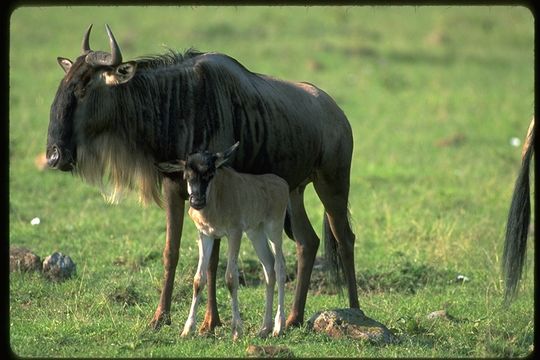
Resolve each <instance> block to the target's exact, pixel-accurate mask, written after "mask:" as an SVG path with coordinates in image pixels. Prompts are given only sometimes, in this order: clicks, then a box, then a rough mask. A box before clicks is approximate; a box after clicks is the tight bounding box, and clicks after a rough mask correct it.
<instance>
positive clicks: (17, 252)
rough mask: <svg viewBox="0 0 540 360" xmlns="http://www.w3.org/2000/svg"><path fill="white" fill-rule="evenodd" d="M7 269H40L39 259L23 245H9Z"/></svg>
mask: <svg viewBox="0 0 540 360" xmlns="http://www.w3.org/2000/svg"><path fill="white" fill-rule="evenodd" d="M9 271H10V272H11V271H22V272H31V271H41V259H40V258H39V256H37V255H36V254H34V253H33V252H32V251H30V250H29V249H27V248H25V247H18V246H10V248H9Z"/></svg>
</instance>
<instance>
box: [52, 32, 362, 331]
mask: <svg viewBox="0 0 540 360" xmlns="http://www.w3.org/2000/svg"><path fill="white" fill-rule="evenodd" d="M90 30H91V26H90V27H89V28H88V30H87V31H86V33H85V35H84V38H83V45H82V54H81V55H80V56H79V57H78V58H77V59H76V60H75V61H74V62H72V61H70V60H68V59H65V58H58V62H59V64H60V65H61V67H62V68H63V69H64V71H65V72H66V74H65V77H64V78H63V80H62V81H61V82H60V85H59V87H58V91H57V93H56V97H55V99H54V101H53V104H52V106H51V116H50V123H49V131H48V139H47V159H48V164H49V166H50V167H51V168H56V169H60V170H63V171H74V172H76V173H78V174H79V175H80V176H81V177H82V178H83V179H86V180H87V181H90V182H93V183H99V182H101V181H102V179H103V178H104V177H105V176H108V179H109V181H110V182H111V183H112V184H113V185H114V188H115V192H114V193H113V198H114V197H115V196H116V195H117V193H118V192H119V191H120V190H122V189H123V188H136V187H138V188H139V190H140V198H141V200H142V201H143V202H148V201H151V200H152V199H153V200H155V201H156V202H158V203H159V202H160V199H161V197H160V195H161V193H160V190H161V189H160V188H162V190H163V198H164V205H165V210H166V217H167V231H166V244H165V250H164V252H163V261H164V267H165V274H164V281H163V288H162V292H161V297H160V301H159V305H158V307H157V310H156V312H155V314H154V317H153V320H152V322H151V325H152V326H154V327H156V328H158V327H160V326H161V325H162V324H163V323H168V324H169V323H170V307H171V294H172V287H173V279H174V272H175V269H176V265H177V262H178V258H179V247H180V237H181V233H182V225H183V216H184V215H183V214H184V201H185V200H186V199H187V197H188V195H187V191H186V183H185V181H183V180H182V178H181V176H178V175H175V174H167V175H162V174H160V173H159V172H158V171H157V169H156V168H155V167H154V163H156V162H157V163H159V162H163V161H166V160H170V159H178V158H179V159H183V158H185V157H186V156H187V155H188V154H189V153H191V152H194V151H197V150H204V149H207V150H209V151H212V152H215V151H217V150H219V149H223V148H225V147H227V146H228V145H230V144H231V143H234V142H235V141H236V140H239V141H240V143H241V145H240V148H239V149H238V152H237V154H236V156H235V158H234V160H233V161H232V163H231V166H232V167H233V168H234V169H235V170H237V171H239V172H243V173H251V174H265V173H273V174H276V175H278V176H280V177H281V178H283V179H285V181H287V183H288V185H289V189H290V199H289V205H288V209H287V219H288V221H285V223H286V224H287V226H286V230H288V231H287V232H288V234H290V233H291V230H292V236H293V237H294V240H295V242H296V249H297V257H298V267H297V284H296V292H295V297H294V301H293V305H292V310H291V312H290V314H289V316H288V318H287V325H288V326H290V325H298V324H300V323H302V322H303V319H304V306H305V301H306V296H307V291H308V286H309V280H310V276H311V271H312V268H313V262H314V259H315V255H316V252H317V249H318V247H319V238H318V237H317V235H316V234H315V231H314V230H313V228H312V226H311V224H310V222H309V219H308V217H307V214H306V210H305V208H304V203H303V195H304V189H305V187H306V185H307V184H309V183H310V182H313V185H314V188H315V191H316V192H317V195H318V196H319V198H320V200H321V201H322V203H323V205H324V209H325V216H324V223H325V226H324V228H325V234H324V236H325V244H328V245H329V246H328V249H330V250H334V251H335V252H334V253H333V254H330V255H335V253H338V254H339V260H338V259H337V256H329V257H330V258H332V259H333V260H334V264H338V263H339V264H340V266H341V269H342V271H343V273H344V275H345V276H344V277H345V280H346V283H347V286H348V296H349V305H350V307H352V308H358V307H359V303H358V295H357V286H356V280H355V268H354V253H353V250H354V241H355V236H354V234H353V232H352V230H351V227H350V224H349V220H348V209H347V202H348V196H349V175H350V167H351V157H352V149H353V138H352V131H351V127H350V125H349V122H348V120H347V118H346V116H345V114H344V113H343V111H342V110H341V109H340V108H339V107H338V106H337V104H336V103H335V102H334V100H332V98H331V97H330V96H328V95H327V94H326V93H325V92H323V91H322V90H320V89H318V88H317V87H315V86H313V85H311V84H309V83H292V82H288V81H283V80H278V79H275V78H272V77H269V76H266V75H261V74H256V73H253V72H251V71H249V70H247V69H246V68H245V67H244V66H242V65H241V64H240V63H238V61H236V60H235V59H233V58H231V57H229V56H226V55H223V54H218V53H200V52H197V51H194V50H188V51H187V52H186V53H184V54H178V53H175V52H170V53H168V54H165V55H159V56H153V57H145V58H140V59H138V60H136V61H128V62H122V54H121V52H120V49H119V47H118V44H117V42H116V40H115V38H114V36H113V34H112V33H111V31H110V29H109V27H108V26H107V32H108V36H109V41H110V47H111V53H110V54H109V53H106V52H102V51H92V50H91V49H90V46H89V36H90ZM214 244H215V245H214V249H213V256H212V258H211V260H210V264H209V267H208V293H209V296H208V303H207V311H206V316H205V320H204V322H203V325H202V328H201V330H208V329H213V327H214V326H216V325H218V324H219V323H220V321H219V316H218V313H217V307H216V303H215V272H216V268H217V260H218V254H219V240H218V241H215V243H214ZM330 253H331V252H330Z"/></svg>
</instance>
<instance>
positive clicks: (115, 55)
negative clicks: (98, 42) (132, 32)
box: [105, 25, 122, 66]
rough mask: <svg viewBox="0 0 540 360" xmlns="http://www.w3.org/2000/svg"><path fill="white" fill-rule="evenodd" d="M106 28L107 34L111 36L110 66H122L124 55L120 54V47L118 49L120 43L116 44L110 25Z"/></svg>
mask: <svg viewBox="0 0 540 360" xmlns="http://www.w3.org/2000/svg"><path fill="white" fill-rule="evenodd" d="M105 27H106V28H107V34H108V35H109V44H110V46H111V63H110V64H109V65H111V66H116V65H120V64H121V63H122V53H121V52H120V47H118V43H117V42H116V40H115V38H114V35H113V33H112V31H111V28H110V27H109V25H105Z"/></svg>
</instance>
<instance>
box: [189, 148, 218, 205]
mask: <svg viewBox="0 0 540 360" xmlns="http://www.w3.org/2000/svg"><path fill="white" fill-rule="evenodd" d="M215 173H216V167H215V157H214V156H212V155H210V154H200V153H197V154H194V155H192V156H190V157H188V160H187V161H186V164H185V169H184V179H185V180H186V182H187V188H188V194H189V205H190V206H191V207H192V208H194V209H195V210H201V209H203V208H204V207H205V206H206V199H207V193H208V189H209V185H210V182H211V181H212V179H213V178H214V175H215Z"/></svg>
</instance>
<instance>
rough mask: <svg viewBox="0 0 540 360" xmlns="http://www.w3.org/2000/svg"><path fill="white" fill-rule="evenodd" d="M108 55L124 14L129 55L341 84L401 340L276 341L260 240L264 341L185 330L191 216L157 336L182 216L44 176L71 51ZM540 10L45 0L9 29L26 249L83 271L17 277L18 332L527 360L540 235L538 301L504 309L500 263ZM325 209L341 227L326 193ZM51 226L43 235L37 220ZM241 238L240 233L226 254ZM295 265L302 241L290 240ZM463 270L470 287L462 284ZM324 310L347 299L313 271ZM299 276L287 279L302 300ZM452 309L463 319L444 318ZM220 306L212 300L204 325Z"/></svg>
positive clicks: (17, 204)
mask: <svg viewBox="0 0 540 360" xmlns="http://www.w3.org/2000/svg"><path fill="white" fill-rule="evenodd" d="M89 23H94V24H95V27H94V31H93V35H92V39H91V46H92V48H94V49H104V50H106V49H108V44H107V38H106V35H105V31H104V29H103V24H104V23H109V24H110V25H111V27H112V29H113V31H114V33H115V36H116V38H117V40H118V41H119V44H120V46H121V47H122V51H123V55H124V58H125V59H130V58H134V57H136V56H140V55H144V54H154V53H160V52H163V51H164V48H163V46H167V47H171V48H175V49H179V50H182V49H187V48H189V47H191V46H193V47H196V48H198V49H200V50H203V51H220V52H224V53H227V54H229V55H232V56H233V57H235V58H236V59H238V60H239V61H240V62H241V63H243V64H244V65H245V66H247V67H248V68H249V69H250V70H252V71H256V72H260V73H268V74H272V75H274V76H277V77H281V78H284V79H289V80H298V81H309V82H312V83H314V84H317V85H318V86H319V87H321V88H322V89H324V90H325V91H327V92H328V93H329V94H331V95H332V96H333V97H334V98H335V99H336V101H337V102H338V104H339V105H340V106H341V107H342V108H343V110H344V111H345V113H346V114H347V116H348V118H349V120H350V122H351V125H352V128H353V131H354V138H355V149H354V157H353V164H352V175H351V194H350V210H351V215H352V218H353V225H354V231H355V233H356V236H357V242H356V244H355V258H356V270H357V273H358V281H359V286H360V303H361V306H362V309H363V310H364V311H365V313H366V314H367V315H368V316H370V317H372V318H374V319H376V320H378V321H380V322H382V323H384V324H386V325H387V326H388V327H389V328H391V329H392V330H393V331H394V332H395V333H396V334H397V335H399V337H400V338H401V340H402V341H401V343H399V344H397V345H391V346H382V347H381V346H375V345H371V344H368V343H364V342H358V341H351V340H332V339H329V338H327V337H325V336H323V335H318V334H314V333H312V332H310V331H309V330H307V329H306V328H299V329H292V330H290V331H287V333H286V334H285V336H283V337H281V338H277V339H274V338H272V339H266V340H262V339H258V338H257V337H256V333H257V330H258V327H259V325H260V323H261V322H262V312H263V308H262V301H263V298H264V289H263V287H262V286H261V285H260V284H259V281H258V279H259V278H260V277H261V276H262V272H261V271H260V269H259V267H258V266H257V262H256V260H257V259H256V256H255V255H254V251H253V250H252V248H251V245H250V244H249V242H248V241H246V242H244V243H243V245H242V249H241V255H240V261H241V263H240V264H241V269H242V271H243V273H244V276H245V278H246V282H247V286H245V287H242V288H241V290H240V305H241V312H242V316H243V320H244V324H245V336H244V338H243V339H241V340H240V341H239V342H237V343H233V342H232V340H231V336H230V327H229V325H230V321H231V315H230V310H229V297H228V292H227V290H226V287H225V286H224V281H223V277H224V265H223V264H222V265H221V267H220V274H219V282H218V288H219V290H218V300H219V306H220V313H221V317H222V321H223V322H224V327H222V328H219V329H218V330H217V332H216V336H215V337H210V338H199V337H193V338H190V339H180V337H179V332H180V330H181V328H182V325H183V322H184V321H185V320H186V317H187V313H188V307H189V303H190V300H191V279H192V276H193V274H194V271H195V266H196V262H197V246H196V242H195V239H196V231H195V227H194V226H193V224H192V223H191V222H189V221H187V220H186V221H185V225H184V234H183V238H182V244H181V259H180V264H179V269H178V272H177V278H176V286H175V290H174V294H173V297H174V302H173V308H172V320H173V324H172V325H171V326H165V327H164V328H163V329H162V330H161V331H160V332H157V333H155V332H152V331H149V330H148V329H147V323H148V322H149V320H150V318H151V316H152V315H153V312H154V310H155V307H156V305H157V302H158V297H159V289H160V286H161V279H162V271H163V269H162V265H161V252H162V250H163V245H164V238H165V219H164V213H163V211H162V210H161V209H159V208H157V207H156V206H150V207H147V208H142V207H140V206H139V205H138V203H137V200H136V196H135V195H128V196H127V197H126V199H125V200H124V201H123V202H121V203H120V204H119V205H117V206H111V205H107V204H106V203H105V202H104V201H103V198H102V196H101V195H100V192H99V190H98V189H96V188H93V187H90V186H89V185H87V184H84V183H83V182H81V181H80V180H79V179H78V178H76V177H72V176H69V175H66V174H64V173H60V172H54V171H43V172H39V171H38V170H37V169H36V167H35V165H34V158H35V156H37V155H38V154H39V153H40V152H42V151H44V147H45V142H46V136H47V126H48V116H49V115H48V114H49V106H50V104H51V102H52V99H53V97H54V93H55V91H56V87H57V85H58V82H59V81H60V79H61V77H62V74H63V73H62V70H61V69H60V67H59V66H58V65H57V64H56V57H57V56H63V57H68V58H72V59H73V58H74V57H76V56H78V55H79V52H80V42H81V39H82V35H83V32H84V30H85V29H86V27H87V25H88V24H89ZM533 24H534V20H533V17H532V15H531V13H530V12H529V11H528V10H527V9H525V8H521V7H466V8H465V7H442V6H441V7H350V6H347V7H345V6H344V7H281V6H278V7H265V6H261V7H222V8H214V7H172V8H167V7H89V8H84V7H71V8H65V7H51V8H39V7H27V8H19V9H16V10H15V12H14V13H13V14H12V16H11V23H10V29H11V33H10V44H11V47H10V98H9V104H10V110H9V111H10V113H9V115H10V119H9V126H10V130H9V131H10V132H9V160H10V170H9V188H10V193H9V196H10V199H9V202H10V204H9V207H10V214H9V222H10V227H9V228H10V230H9V242H10V244H12V245H22V246H27V247H29V248H31V249H32V250H34V251H35V252H36V253H37V254H38V255H40V256H42V257H44V256H46V255H49V254H51V253H52V252H53V251H56V250H59V251H62V252H64V253H66V254H68V255H70V256H71V257H72V258H73V260H74V261H75V262H76V263H77V275H76V277H75V278H73V279H71V280H69V281H67V282H64V283H61V284H56V283H49V282H47V281H46V280H44V279H43V278H41V277H40V276H39V275H29V274H18V273H13V274H11V275H10V294H9V295H10V296H9V298H10V314H9V315H10V320H9V321H10V343H11V347H12V350H13V351H14V352H15V353H16V354H18V355H20V356H40V357H48V356H54V357H65V356H67V357H76V356H90V357H97V356H108V357H116V356H122V357H150V356H159V357H199V356H204V357H242V356H245V355H246V353H245V349H246V348H247V346H248V345H249V344H275V345H284V346H287V347H289V348H290V349H291V350H292V351H293V353H294V354H295V356H297V357H320V356H341V357H394V356H395V357H421V356H422V357H424V356H425V357H458V356H459V357H508V356H525V355H527V354H529V353H530V351H531V349H532V344H533V334H534V330H535V329H534V325H533V317H534V302H533V293H534V277H533V261H532V259H533V257H534V246H533V242H532V241H530V243H529V249H528V260H527V268H526V277H525V280H524V281H523V282H522V284H521V286H520V296H519V297H518V299H517V301H516V302H515V303H514V304H513V305H512V306H511V307H510V308H509V309H504V308H502V307H501V300H502V294H503V287H502V283H501V276H500V271H499V270H500V262H501V261H500V257H501V254H502V243H503V236H504V235H503V234H504V226H505V221H506V215H507V210H508V205H509V200H510V197H511V192H512V189H513V183H514V180H515V177H516V175H517V171H518V167H519V164H520V152H521V149H520V148H515V147H512V146H511V145H510V142H509V141H510V138H511V137H514V136H516V137H519V138H523V137H524V135H525V132H526V130H527V127H528V125H529V121H530V119H531V117H532V115H533V113H534V81H533V78H534V67H533V60H534V53H533V49H534V46H533V41H534V26H533ZM306 207H307V209H308V213H309V216H310V218H311V219H312V221H313V225H314V228H315V229H316V230H319V229H321V228H322V223H321V220H322V211H323V210H322V206H321V204H320V203H319V201H318V200H317V198H316V196H315V193H314V191H313V189H312V187H309V188H308V190H307V195H306ZM36 216H38V217H40V219H41V224H40V225H39V226H31V225H30V220H31V219H32V218H33V217H36ZM226 250H227V245H226V242H223V245H222V247H221V259H222V262H224V261H225V257H226V255H225V254H226ZM284 250H285V254H286V261H287V268H288V272H289V273H294V267H295V248H294V243H293V242H291V241H288V240H286V241H285V249H284ZM459 274H462V275H465V276H467V277H468V278H470V281H468V282H465V283H462V284H461V283H456V282H455V281H454V279H455V277H456V276H457V275H459ZM312 285H313V290H312V291H310V293H309V295H308V302H307V306H306V317H307V318H309V316H311V315H312V314H314V313H315V312H317V311H320V310H322V309H328V308H335V307H345V306H347V300H346V298H345V297H344V296H339V295H335V294H333V293H332V291H327V289H328V287H327V286H326V285H328V284H327V280H325V278H324V276H323V275H321V274H317V273H315V274H314V277H313V279H312ZM293 287H294V282H292V283H289V284H288V285H287V293H286V307H287V309H289V308H290V305H291V302H292V297H293ZM439 309H446V310H447V311H448V312H449V313H450V314H451V315H452V316H453V317H454V318H455V319H456V320H455V321H445V320H436V321H431V320H428V319H427V318H426V315H427V314H429V313H430V312H432V311H435V310H439ZM203 311H204V307H201V309H200V312H199V319H201V317H202V312H203Z"/></svg>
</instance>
